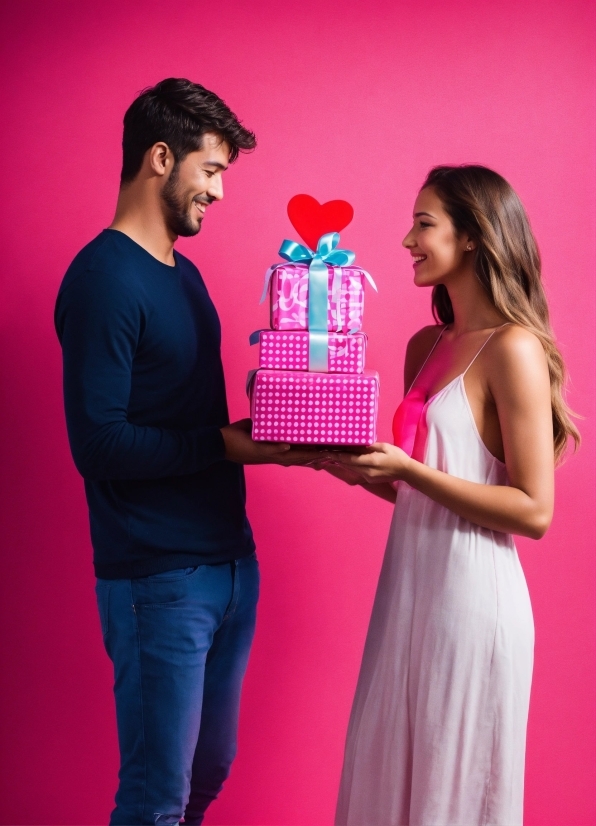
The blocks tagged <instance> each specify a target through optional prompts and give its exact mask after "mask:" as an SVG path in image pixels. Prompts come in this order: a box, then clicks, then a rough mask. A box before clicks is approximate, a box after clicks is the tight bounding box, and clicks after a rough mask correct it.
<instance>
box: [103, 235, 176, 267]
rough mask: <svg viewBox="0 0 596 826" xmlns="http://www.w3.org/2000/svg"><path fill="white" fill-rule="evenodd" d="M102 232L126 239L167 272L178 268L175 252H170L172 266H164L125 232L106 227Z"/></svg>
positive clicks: (164, 264)
mask: <svg viewBox="0 0 596 826" xmlns="http://www.w3.org/2000/svg"><path fill="white" fill-rule="evenodd" d="M104 232H117V233H118V235H122V236H123V237H124V238H127V239H128V240H129V241H130V242H131V244H134V245H135V247H138V248H139V249H140V250H142V251H143V252H144V253H146V255H148V256H149V257H150V258H151V259H152V260H153V261H155V263H156V264H160V265H161V266H162V267H167V268H168V269H169V270H175V269H177V268H178V259H177V255H176V250H172V254H173V256H174V263H173V264H166V263H165V262H164V261H160V259H159V258H157V257H156V256H155V255H153V253H152V252H149V250H148V249H146V248H145V247H144V246H143V245H142V244H139V242H138V241H135V239H134V238H131V237H130V235H128V234H127V233H126V232H123V231H122V230H121V229H114V227H106V228H105V230H104Z"/></svg>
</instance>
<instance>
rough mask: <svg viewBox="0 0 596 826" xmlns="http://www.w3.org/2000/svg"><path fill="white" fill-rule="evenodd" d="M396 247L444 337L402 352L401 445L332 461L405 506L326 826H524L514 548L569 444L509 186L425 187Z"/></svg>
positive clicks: (449, 183) (417, 339)
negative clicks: (408, 260)
mask: <svg viewBox="0 0 596 826" xmlns="http://www.w3.org/2000/svg"><path fill="white" fill-rule="evenodd" d="M403 244H404V246H405V247H406V248H407V249H408V250H409V251H410V254H411V255H412V260H413V265H414V283H415V284H416V285H418V286H420V287H432V288H433V297H432V306H433V313H434V315H435V318H436V319H437V320H438V321H440V322H441V326H437V325H433V326H430V327H425V328H424V329H422V330H420V331H419V332H418V333H416V335H414V336H413V338H412V339H411V340H410V342H409V344H408V348H407V352H406V359H405V388H406V395H405V398H404V400H403V402H402V404H401V405H400V407H399V408H398V410H397V413H396V415H395V419H394V440H395V446H394V445H389V444H381V443H379V444H375V445H373V446H372V447H371V448H370V449H368V450H367V451H365V452H363V453H362V454H360V455H356V454H351V453H340V454H336V453H331V452H329V453H326V454H325V460H326V461H327V462H329V464H327V465H326V469H327V470H329V471H330V472H332V473H333V474H334V475H336V476H339V477H340V478H342V479H344V480H345V481H348V482H350V483H352V484H353V483H355V482H358V483H360V484H362V485H363V486H364V487H365V488H366V489H367V490H369V491H370V492H372V493H375V494H377V495H379V496H382V497H384V498H387V499H390V500H391V501H394V500H395V502H396V503H395V512H394V516H393V521H392V524H391V529H390V533H389V540H388V545H387V550H386V554H385V559H384V562H383V567H382V570H381V575H380V580H379V585H378V590H377V594H376V598H375V603H374V608H373V613H372V618H371V622H370V627H369V631H368V636H367V641H366V646H365V652H364V658H363V662H362V667H361V672H360V677H359V681H358V686H357V690H356V696H355V699H354V705H353V708H352V714H351V718H350V724H349V730H348V735H347V743H346V752H345V761H344V768H343V774H342V779H341V788H340V794H339V802H338V807H337V816H336V823H337V824H342V825H343V824H350V826H352V825H353V826H406V824H407V825H408V826H480V825H481V824H482V825H483V826H484V824H491V826H516V824H521V823H522V808H523V774H524V752H525V737H526V723H527V716H528V702H529V697H530V683H531V675H532V659H533V644H534V627H533V620H532V610H531V606H530V600H529V596H528V589H527V586H526V581H525V578H524V574H523V572H522V569H521V566H520V563H519V559H518V556H517V552H516V549H515V545H514V543H513V539H512V537H511V534H520V535H522V536H529V537H531V538H533V539H538V538H540V537H541V536H543V534H544V533H545V531H546V530H547V528H548V526H549V524H550V521H551V516H552V509H553V470H554V464H555V461H556V460H557V459H558V458H560V457H561V456H562V454H563V452H564V450H565V446H566V442H567V439H568V437H569V436H571V437H572V438H573V439H574V440H575V442H576V443H578V441H579V436H578V433H577V430H576V429H575V427H574V425H573V424H572V423H571V421H570V419H569V415H568V411H567V408H566V406H565V403H564V401H563V399H562V395H561V393H562V385H563V378H564V367H563V362H562V359H561V356H560V354H559V352H558V350H557V348H556V345H555V343H554V339H553V335H552V332H551V330H550V326H549V321H548V309H547V306H546V300H545V296H544V292H543V288H542V285H541V282H540V258H539V255H538V250H537V248H536V244H535V241H534V238H533V236H532V232H531V230H530V225H529V223H528V219H527V217H526V214H525V212H524V209H523V206H522V204H521V202H520V201H519V199H518V197H517V195H516V194H515V192H514V191H513V189H512V188H511V187H510V186H509V184H508V183H507V182H506V181H505V180H504V179H503V178H502V177H501V176H500V175H498V174H496V173H495V172H493V171H491V170H490V169H486V168H485V167H482V166H460V167H446V166H443V167H437V168H435V169H433V170H432V171H431V172H430V174H429V175H428V177H427V179H426V181H425V182H424V184H423V187H422V189H421V191H420V193H419V195H418V198H417V200H416V204H415V206H414V225H413V227H412V229H411V230H410V232H409V233H408V234H407V236H406V237H405V239H404V241H403ZM331 463H332V464H331Z"/></svg>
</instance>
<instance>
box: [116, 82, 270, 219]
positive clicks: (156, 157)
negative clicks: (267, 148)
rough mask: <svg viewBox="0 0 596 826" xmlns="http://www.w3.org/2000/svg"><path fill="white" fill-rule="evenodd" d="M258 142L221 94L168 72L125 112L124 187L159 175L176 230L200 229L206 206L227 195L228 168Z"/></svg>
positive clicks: (167, 214) (168, 215)
mask: <svg viewBox="0 0 596 826" xmlns="http://www.w3.org/2000/svg"><path fill="white" fill-rule="evenodd" d="M255 146H256V140H255V136H254V134H253V133H252V132H249V130H248V129H245V128H244V127H243V126H242V124H241V123H240V122H239V120H238V118H237V117H236V116H235V115H234V113H233V112H231V111H230V109H229V108H228V107H227V106H226V104H225V103H224V102H223V100H221V98H219V97H218V96H217V95H216V94H214V93H213V92H210V91H208V90H207V89H205V88H204V87H203V86H199V85H198V84H196V83H191V82H190V81H189V80H185V79H184V78H168V79H166V80H162V81H161V82H160V83H158V84H157V85H156V86H154V87H152V88H150V89H145V90H144V91H143V92H141V94H140V95H139V96H138V97H137V98H136V100H135V101H134V102H133V103H132V104H131V106H130V107H129V108H128V110H127V112H126V114H125V115H124V135H123V138H122V151H123V162H122V173H121V178H120V183H121V187H126V186H127V185H128V184H130V183H132V182H133V181H134V180H135V179H137V177H138V176H139V175H140V174H143V173H144V174H147V175H152V176H155V177H156V178H157V180H158V182H159V194H160V198H161V202H162V207H163V212H164V217H165V219H166V222H167V224H168V227H169V229H170V230H171V232H172V233H173V234H175V235H196V233H197V232H199V230H200V228H201V221H202V218H203V214H204V211H205V208H206V206H207V205H208V204H210V203H211V202H212V201H214V200H219V199H221V198H222V197H223V187H222V180H221V174H222V172H223V171H224V170H225V169H226V168H227V166H228V164H230V163H233V162H234V161H235V160H236V158H237V157H238V154H239V153H240V152H242V151H244V152H247V151H250V150H251V149H254V147H255Z"/></svg>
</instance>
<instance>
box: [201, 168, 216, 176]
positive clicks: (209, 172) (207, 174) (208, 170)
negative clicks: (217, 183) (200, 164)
mask: <svg viewBox="0 0 596 826" xmlns="http://www.w3.org/2000/svg"><path fill="white" fill-rule="evenodd" d="M203 172H204V173H205V175H206V176H207V177H208V178H212V177H213V176H214V175H215V172H214V171H213V170H212V169H204V170H203Z"/></svg>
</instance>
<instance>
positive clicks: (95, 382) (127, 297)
mask: <svg viewBox="0 0 596 826" xmlns="http://www.w3.org/2000/svg"><path fill="white" fill-rule="evenodd" d="M141 325H142V317H141V311H140V308H139V306H138V302H137V301H136V300H135V298H134V296H133V295H132V294H131V293H130V291H129V290H128V289H127V287H126V285H125V284H124V283H123V282H121V281H120V280H119V279H116V278H114V277H113V276H111V275H109V274H106V273H101V272H86V273H83V274H81V275H80V276H79V277H78V278H77V279H76V280H75V281H74V282H73V283H72V284H70V285H69V286H68V287H67V288H66V289H65V290H64V292H63V293H62V294H61V295H60V296H59V298H58V302H57V305H56V330H57V332H58V337H59V338H60V343H61V344H62V352H63V367H64V405H65V410H66V424H67V430H68V438H69V441H70V447H71V451H72V455H73V458H74V462H75V465H76V466H77V469H78V471H79V473H80V474H81V475H82V476H83V477H85V478H86V479H158V478H161V477H166V476H181V475H184V474H189V473H195V472H196V471H198V470H202V469H203V468H206V467H208V466H209V465H211V464H212V463H213V462H218V461H221V460H222V459H224V458H225V443H224V439H223V436H222V433H221V431H220V429H219V428H218V427H216V426H213V427H197V428H194V429H191V430H172V429H168V428H163V427H142V426H139V425H135V424H132V423H131V422H129V421H128V419H127V407H128V401H129V397H130V389H131V371H132V361H133V356H134V353H135V350H136V347H137V345H138V342H139V338H140V332H141Z"/></svg>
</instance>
